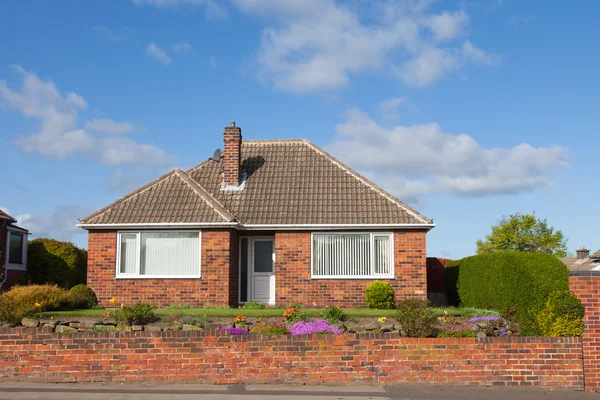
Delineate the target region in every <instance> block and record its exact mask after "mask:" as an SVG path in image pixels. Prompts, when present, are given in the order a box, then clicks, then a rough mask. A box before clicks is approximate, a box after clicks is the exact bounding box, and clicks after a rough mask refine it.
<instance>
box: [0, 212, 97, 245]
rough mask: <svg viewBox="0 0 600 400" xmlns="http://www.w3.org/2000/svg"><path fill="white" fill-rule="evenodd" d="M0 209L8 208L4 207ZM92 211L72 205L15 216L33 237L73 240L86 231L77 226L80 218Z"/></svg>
mask: <svg viewBox="0 0 600 400" xmlns="http://www.w3.org/2000/svg"><path fill="white" fill-rule="evenodd" d="M0 209H3V210H6V209H5V208H4V207H0ZM6 212H7V213H8V211H6ZM92 212H93V210H92V209H87V208H84V207H81V206H76V205H71V206H59V207H56V208H55V209H54V210H52V211H51V212H48V213H45V214H42V215H31V214H20V215H17V216H16V217H14V218H15V219H16V220H17V224H18V225H19V226H20V227H22V228H25V229H27V230H29V231H30V232H31V236H32V237H33V238H36V237H48V238H53V239H57V240H66V241H72V240H73V237H74V236H76V235H82V234H84V233H85V232H84V231H83V230H82V229H81V228H78V227H77V226H76V225H77V224H78V223H79V220H78V218H83V217H86V216H87V215H89V214H91V213H92Z"/></svg>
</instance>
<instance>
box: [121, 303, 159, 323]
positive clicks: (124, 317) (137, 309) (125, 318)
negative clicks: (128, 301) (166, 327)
mask: <svg viewBox="0 0 600 400" xmlns="http://www.w3.org/2000/svg"><path fill="white" fill-rule="evenodd" d="M155 310H156V307H155V306H153V305H152V304H150V303H143V302H141V301H138V302H137V303H136V304H135V305H133V306H131V307H129V306H122V307H121V309H120V310H117V311H115V312H114V317H115V320H116V321H117V322H124V323H127V324H128V325H144V324H148V323H150V322H154V321H157V320H158V318H157V316H156V313H155V312H154V311H155Z"/></svg>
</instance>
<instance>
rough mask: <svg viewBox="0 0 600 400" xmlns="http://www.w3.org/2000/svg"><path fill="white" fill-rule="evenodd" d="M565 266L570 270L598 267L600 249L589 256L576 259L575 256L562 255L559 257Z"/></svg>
mask: <svg viewBox="0 0 600 400" xmlns="http://www.w3.org/2000/svg"><path fill="white" fill-rule="evenodd" d="M560 261H562V262H563V263H564V264H565V265H566V266H567V268H569V270H571V271H589V270H592V269H597V268H598V269H600V250H598V251H596V252H595V253H594V254H592V255H590V256H589V257H586V258H582V259H581V260H578V259H577V256H573V257H563V258H561V259H560Z"/></svg>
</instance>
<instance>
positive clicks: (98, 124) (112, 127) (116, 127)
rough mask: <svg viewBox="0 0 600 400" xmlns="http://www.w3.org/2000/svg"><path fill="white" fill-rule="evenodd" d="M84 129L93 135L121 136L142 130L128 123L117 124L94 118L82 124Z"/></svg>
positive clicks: (108, 120) (110, 120) (109, 120)
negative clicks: (93, 133)
mask: <svg viewBox="0 0 600 400" xmlns="http://www.w3.org/2000/svg"><path fill="white" fill-rule="evenodd" d="M84 127H85V129H87V130H88V131H91V132H95V133H101V134H108V135H122V134H126V133H131V132H135V131H138V132H139V131H140V130H142V129H141V128H138V127H137V126H135V125H134V124H132V123H131V122H129V121H123V122H117V121H113V120H112V119H108V118H95V119H93V120H91V121H87V122H86V123H85V124H84Z"/></svg>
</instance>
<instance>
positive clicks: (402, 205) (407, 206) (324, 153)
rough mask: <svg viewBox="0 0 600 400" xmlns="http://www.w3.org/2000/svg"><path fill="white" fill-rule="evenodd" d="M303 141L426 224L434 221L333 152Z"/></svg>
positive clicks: (305, 140) (308, 141)
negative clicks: (332, 153)
mask: <svg viewBox="0 0 600 400" xmlns="http://www.w3.org/2000/svg"><path fill="white" fill-rule="evenodd" d="M302 141H303V142H304V143H305V144H306V145H308V146H309V147H310V148H312V149H313V150H314V151H316V152H317V153H320V154H321V155H323V156H324V157H326V158H327V159H328V160H329V161H331V162H332V163H333V164H335V165H336V166H337V167H338V168H340V169H342V170H344V171H345V172H346V173H348V174H349V175H351V176H352V177H354V178H355V179H357V180H359V181H360V182H362V183H363V184H365V185H366V186H367V187H369V188H370V189H371V190H374V191H375V192H376V193H378V194H379V195H381V196H383V197H385V198H386V199H387V200H388V201H390V202H392V203H394V204H395V205H396V206H398V207H399V208H401V209H403V210H405V211H406V212H407V213H409V214H411V215H412V216H414V217H415V218H417V219H418V220H421V221H422V222H423V223H424V224H432V223H433V221H432V220H431V219H429V218H427V217H425V216H424V215H422V214H420V213H419V212H418V211H416V210H415V209H413V208H412V207H410V206H409V205H407V204H405V203H403V202H402V201H400V200H398V199H397V198H395V197H394V196H392V195H391V194H390V193H388V192H386V191H385V190H383V189H382V188H380V187H379V186H377V185H376V184H374V183H373V182H371V181H370V180H368V179H367V178H365V177H364V176H362V175H360V174H359V173H358V172H356V171H354V170H353V169H352V168H350V167H348V166H347V165H345V164H344V163H342V162H341V161H339V160H338V159H337V158H335V157H333V156H332V155H331V154H329V153H328V152H326V151H325V150H323V149H322V148H320V147H319V146H317V145H316V144H314V143H313V142H311V141H310V140H307V139H302Z"/></svg>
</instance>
